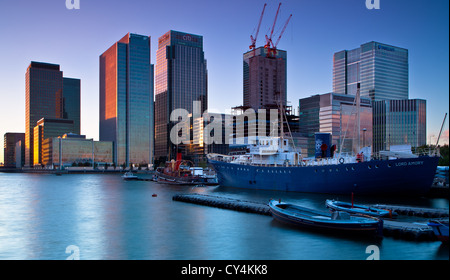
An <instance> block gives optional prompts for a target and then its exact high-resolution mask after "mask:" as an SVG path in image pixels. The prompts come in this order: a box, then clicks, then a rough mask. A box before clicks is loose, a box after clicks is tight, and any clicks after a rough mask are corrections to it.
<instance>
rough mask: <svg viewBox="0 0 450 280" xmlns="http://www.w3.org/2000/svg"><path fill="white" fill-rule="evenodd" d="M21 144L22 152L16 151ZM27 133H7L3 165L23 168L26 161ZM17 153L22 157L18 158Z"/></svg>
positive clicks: (4, 143)
mask: <svg viewBox="0 0 450 280" xmlns="http://www.w3.org/2000/svg"><path fill="white" fill-rule="evenodd" d="M18 143H20V147H19V148H20V150H19V151H16V145H17V144H18ZM23 143H25V133H13V132H7V133H5V135H4V142H3V146H4V147H3V165H4V166H5V167H22V166H23V164H24V161H25V153H24V149H25V145H22V144H23ZM17 152H19V153H20V157H17Z"/></svg>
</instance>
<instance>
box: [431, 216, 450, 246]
mask: <svg viewBox="0 0 450 280" xmlns="http://www.w3.org/2000/svg"><path fill="white" fill-rule="evenodd" d="M428 226H429V227H431V229H432V230H433V233H434V235H436V237H437V239H438V240H440V241H441V242H442V243H447V244H448V221H447V222H446V223H443V222H439V221H430V222H429V223H428Z"/></svg>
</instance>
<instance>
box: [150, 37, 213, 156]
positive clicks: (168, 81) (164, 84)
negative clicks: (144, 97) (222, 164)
mask: <svg viewBox="0 0 450 280" xmlns="http://www.w3.org/2000/svg"><path fill="white" fill-rule="evenodd" d="M207 98H208V92H207V67H206V60H205V54H204V52H203V37H202V36H199V35H194V34H189V33H184V32H178V31H173V30H170V31H169V32H167V33H166V34H164V35H162V36H161V37H160V38H159V40H158V50H157V52H156V73H155V157H156V158H158V159H159V160H160V161H164V160H166V159H174V158H176V154H177V153H178V152H182V153H184V155H187V154H188V153H189V149H186V147H183V144H182V145H176V144H174V143H172V141H171V139H170V132H171V129H172V127H173V126H174V125H175V124H176V122H172V121H170V114H171V113H172V112H173V111H174V110H175V109H185V110H186V111H187V112H188V113H189V114H193V113H194V102H195V101H199V102H200V106H198V108H197V109H198V111H199V112H198V114H199V115H198V116H194V115H193V118H196V117H199V116H200V115H201V114H202V113H203V112H204V111H205V110H206V109H207V106H208V105H207V104H208V100H207ZM189 137H190V139H192V136H191V135H190V136H189Z"/></svg>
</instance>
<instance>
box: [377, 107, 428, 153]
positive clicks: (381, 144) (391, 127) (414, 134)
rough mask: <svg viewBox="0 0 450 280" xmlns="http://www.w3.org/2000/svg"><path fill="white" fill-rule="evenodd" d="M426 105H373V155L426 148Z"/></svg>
mask: <svg viewBox="0 0 450 280" xmlns="http://www.w3.org/2000/svg"><path fill="white" fill-rule="evenodd" d="M426 105H427V103H426V100H423V99H409V100H406V99H405V100H384V101H376V102H373V134H374V136H373V151H374V152H379V151H382V150H389V149H390V146H392V145H411V147H420V146H422V145H426V132H427V131H426V129H427V127H426V125H427V118H426Z"/></svg>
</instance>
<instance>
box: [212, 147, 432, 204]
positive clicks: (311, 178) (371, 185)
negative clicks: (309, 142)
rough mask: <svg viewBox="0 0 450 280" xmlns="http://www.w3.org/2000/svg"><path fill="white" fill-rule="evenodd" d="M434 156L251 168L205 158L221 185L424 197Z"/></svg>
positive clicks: (310, 191)
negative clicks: (321, 164)
mask: <svg viewBox="0 0 450 280" xmlns="http://www.w3.org/2000/svg"><path fill="white" fill-rule="evenodd" d="M438 160H439V158H438V157H428V156H425V157H419V158H410V159H398V160H372V161H367V162H360V163H343V164H337V165H323V166H320V165H319V166H301V167H299V166H290V167H285V166H278V167H274V166H271V167H269V166H267V167H266V166H254V165H240V164H235V163H229V162H224V161H217V160H212V159H209V163H210V164H211V165H212V166H213V167H214V169H215V171H216V173H217V179H218V183H219V184H220V185H221V186H226V187H237V188H247V189H262V190H275V191H288V192H307V193H328V194H346V195H349V194H351V193H354V194H358V195H411V196H416V195H424V194H426V193H427V192H428V191H429V190H430V187H431V185H432V182H433V179H434V175H435V173H436V168H437V164H438Z"/></svg>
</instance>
